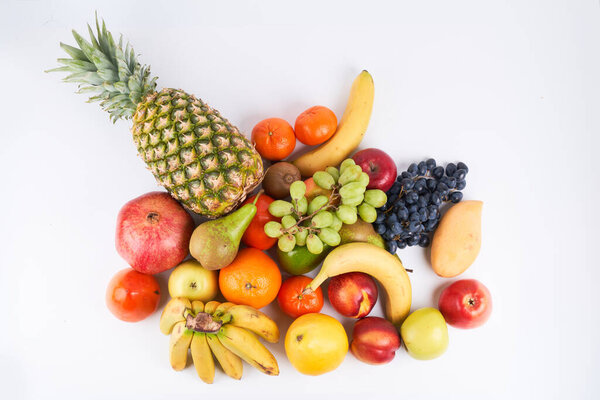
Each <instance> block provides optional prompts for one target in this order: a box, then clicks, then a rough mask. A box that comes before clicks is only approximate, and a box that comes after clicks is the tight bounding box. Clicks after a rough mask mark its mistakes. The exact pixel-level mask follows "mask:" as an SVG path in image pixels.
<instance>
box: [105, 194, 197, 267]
mask: <svg viewBox="0 0 600 400" xmlns="http://www.w3.org/2000/svg"><path fill="white" fill-rule="evenodd" d="M193 231H194V220H193V219H192V217H191V216H190V215H189V214H188V213H187V211H185V210H184V208H183V207H182V206H181V205H180V204H179V203H178V202H177V201H175V199H173V198H172V197H171V196H170V195H169V194H168V193H165V192H150V193H146V194H145V195H142V196H140V197H137V198H135V199H133V200H131V201H129V202H128V203H127V204H125V205H124V206H123V208H121V211H119V216H118V217H117V234H116V239H115V243H116V246H117V252H118V253H119V254H120V255H121V257H123V258H124V259H125V261H127V262H128V263H129V265H131V267H132V268H133V269H135V270H136V271H139V272H142V273H144V274H157V273H159V272H162V271H165V270H167V269H169V268H173V267H174V266H176V265H177V264H179V263H180V262H181V261H183V259H184V258H185V257H186V256H187V255H188V252H189V244H190V237H191V236H192V232H193Z"/></svg>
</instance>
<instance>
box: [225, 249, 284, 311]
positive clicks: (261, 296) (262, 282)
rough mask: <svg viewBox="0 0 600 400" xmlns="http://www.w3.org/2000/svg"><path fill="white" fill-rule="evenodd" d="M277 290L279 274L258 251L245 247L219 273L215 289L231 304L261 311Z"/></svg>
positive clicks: (274, 265)
mask: <svg viewBox="0 0 600 400" xmlns="http://www.w3.org/2000/svg"><path fill="white" fill-rule="evenodd" d="M280 287H281V272H279V268H278V267H277V264H276V263H275V261H273V260H271V258H270V257H269V256H267V255H266V254H265V253H263V252H262V251H260V250H258V249H255V248H252V247H247V248H245V249H242V250H240V251H239V252H238V254H237V256H236V258H235V260H233V262H232V263H231V264H229V265H228V266H226V267H225V268H223V269H221V271H220V272H219V289H220V290H221V293H222V294H223V296H224V297H225V298H226V299H227V301H230V302H232V303H235V304H245V305H248V306H251V307H254V308H262V307H264V306H266V305H267V304H269V303H270V302H272V301H273V300H275V298H276V297H277V293H278V292H279V288H280Z"/></svg>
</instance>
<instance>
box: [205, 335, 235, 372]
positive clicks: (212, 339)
mask: <svg viewBox="0 0 600 400" xmlns="http://www.w3.org/2000/svg"><path fill="white" fill-rule="evenodd" d="M206 341H207V342H208V346H209V347H210V349H211V350H212V352H213V354H214V355H215V358H216V359H217V361H218V362H219V364H220V365H221V368H223V372H225V373H226V374H227V375H229V376H230V377H232V378H233V379H238V380H239V379H241V378H242V373H243V372H244V365H243V364H242V359H241V358H239V357H238V356H236V355H235V354H233V353H232V352H231V351H229V350H227V348H226V347H225V346H223V344H222V343H221V342H220V341H219V339H218V338H217V335H213V334H210V333H208V334H206Z"/></svg>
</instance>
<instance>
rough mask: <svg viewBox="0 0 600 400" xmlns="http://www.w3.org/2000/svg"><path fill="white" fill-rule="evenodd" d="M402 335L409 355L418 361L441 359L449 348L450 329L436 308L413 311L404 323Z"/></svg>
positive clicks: (401, 328) (401, 330)
mask: <svg viewBox="0 0 600 400" xmlns="http://www.w3.org/2000/svg"><path fill="white" fill-rule="evenodd" d="M400 335H401V336H402V341H404V345H405V346H406V350H407V351H408V354H410V355H411V356H412V357H414V358H416V359H417V360H431V359H433V358H436V357H439V356H441V355H442V354H444V352H445V351H446V348H447V347H448V327H447V326H446V321H445V320H444V316H443V315H442V313H441V312H439V311H438V310H436V309H435V308H431V307H425V308H420V309H418V310H416V311H413V312H412V314H410V315H409V316H408V317H407V318H406V319H405V320H404V322H403V323H402V326H401V327H400Z"/></svg>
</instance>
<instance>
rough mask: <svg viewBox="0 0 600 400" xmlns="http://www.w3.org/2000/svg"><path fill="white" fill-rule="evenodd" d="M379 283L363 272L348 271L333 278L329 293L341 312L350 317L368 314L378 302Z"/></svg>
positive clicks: (333, 303)
mask: <svg viewBox="0 0 600 400" xmlns="http://www.w3.org/2000/svg"><path fill="white" fill-rule="evenodd" d="M377 293H378V291H377V284H376V283H375V280H373V278H371V277H370V276H369V275H367V274H365V273H363V272H348V273H345V274H341V275H337V276H334V277H333V278H331V281H330V282H329V287H328V288H327V295H328V297H329V302H330V303H331V305H332V306H333V308H335V310H336V311H337V312H339V313H340V314H342V315H344V316H346V317H350V318H362V317H365V316H367V315H368V314H369V313H370V312H371V310H372V309H373V306H375V303H376V302H377Z"/></svg>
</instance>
